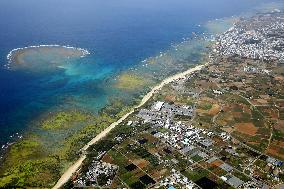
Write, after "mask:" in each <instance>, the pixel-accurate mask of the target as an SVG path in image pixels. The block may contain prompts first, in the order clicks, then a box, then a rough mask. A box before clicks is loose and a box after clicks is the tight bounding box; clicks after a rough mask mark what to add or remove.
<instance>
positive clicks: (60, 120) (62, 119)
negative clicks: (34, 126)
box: [41, 111, 90, 129]
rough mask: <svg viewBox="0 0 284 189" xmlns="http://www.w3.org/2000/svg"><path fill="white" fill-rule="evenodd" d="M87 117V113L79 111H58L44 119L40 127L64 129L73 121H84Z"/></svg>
mask: <svg viewBox="0 0 284 189" xmlns="http://www.w3.org/2000/svg"><path fill="white" fill-rule="evenodd" d="M88 118H90V116H89V115H87V114H84V113H82V112H79V111H70V112H58V113H56V114H55V115H51V116H50V117H49V118H48V119H46V120H44V121H43V122H42V124H41V127H42V128H43V129H66V128H68V127H71V125H72V124H73V123H75V122H80V121H86V120H87V119H88Z"/></svg>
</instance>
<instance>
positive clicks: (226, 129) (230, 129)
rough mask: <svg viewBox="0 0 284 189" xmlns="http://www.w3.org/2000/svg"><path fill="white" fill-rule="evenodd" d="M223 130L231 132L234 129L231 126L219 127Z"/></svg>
mask: <svg viewBox="0 0 284 189" xmlns="http://www.w3.org/2000/svg"><path fill="white" fill-rule="evenodd" d="M221 129H222V130H223V131H226V132H227V133H231V132H232V131H233V130H234V129H233V128H232V127H223V128H221Z"/></svg>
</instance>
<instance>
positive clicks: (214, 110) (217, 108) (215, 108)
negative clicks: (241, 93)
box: [208, 104, 221, 115]
mask: <svg viewBox="0 0 284 189" xmlns="http://www.w3.org/2000/svg"><path fill="white" fill-rule="evenodd" d="M220 109H221V108H220V106H219V105H218V104H213V106H212V108H211V109H210V110H209V111H208V114H209V115H217V114H218V113H219V111H220Z"/></svg>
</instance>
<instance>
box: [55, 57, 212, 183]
mask: <svg viewBox="0 0 284 189" xmlns="http://www.w3.org/2000/svg"><path fill="white" fill-rule="evenodd" d="M206 65H207V63H206V64H204V65H198V66H196V67H194V68H191V69H189V70H187V71H185V72H181V73H178V74H176V75H173V76H171V77H168V78H166V79H164V80H163V81H162V82H161V83H160V84H159V85H156V86H155V87H154V88H152V90H151V91H150V92H148V93H147V94H146V95H145V96H144V97H143V99H142V100H141V102H140V104H139V105H137V106H135V107H134V108H132V109H131V110H130V111H129V112H128V113H127V114H125V115H124V116H122V117H121V118H120V119H119V120H117V121H116V122H113V123H112V124H111V125H110V126H109V127H107V128H106V129H105V130H103V131H102V132H101V133H100V134H98V135H97V136H96V137H95V138H93V139H92V140H91V141H90V142H88V143H87V144H86V145H85V146H84V147H83V148H82V151H83V152H84V151H86V150H87V149H88V148H89V147H90V146H91V145H93V144H95V143H96V142H98V141H99V140H101V139H102V138H104V137H105V136H106V135H107V134H108V133H109V132H110V131H111V130H112V129H114V128H115V127H116V126H117V125H119V124H120V123H121V122H123V121H124V120H125V119H126V118H127V117H128V116H129V115H131V114H132V113H133V112H134V110H135V109H137V108H140V107H141V106H143V105H144V104H145V103H146V102H147V101H148V100H149V99H150V98H151V97H152V96H153V95H154V94H155V93H156V92H158V91H159V90H160V89H161V88H162V87H163V86H165V85H167V84H169V83H171V82H173V81H175V80H178V79H180V78H183V77H185V76H186V75H189V74H192V73H193V72H196V71H199V70H201V69H202V68H204V67H205V66H206ZM85 159H86V155H85V154H83V155H82V156H81V157H80V159H78V160H77V161H76V162H75V163H74V164H73V165H72V166H71V167H69V168H68V169H67V170H66V171H65V173H64V174H63V175H62V176H61V178H60V179H59V180H58V182H57V183H56V185H55V186H54V187H53V189H59V188H61V187H62V186H63V185H64V184H65V183H66V182H67V181H68V180H69V179H70V178H71V177H72V175H73V174H74V173H75V172H76V171H77V170H78V169H79V168H80V166H81V165H82V163H83V161H84V160H85Z"/></svg>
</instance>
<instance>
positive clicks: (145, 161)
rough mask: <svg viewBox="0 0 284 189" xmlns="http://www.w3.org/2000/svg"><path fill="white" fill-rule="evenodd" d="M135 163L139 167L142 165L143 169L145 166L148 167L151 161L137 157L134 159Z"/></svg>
mask: <svg viewBox="0 0 284 189" xmlns="http://www.w3.org/2000/svg"><path fill="white" fill-rule="evenodd" d="M132 162H133V163H134V164H135V165H137V166H138V167H140V168H141V169H143V168H144V167H146V166H147V165H149V161H147V160H145V159H135V160H133V161H132Z"/></svg>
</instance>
